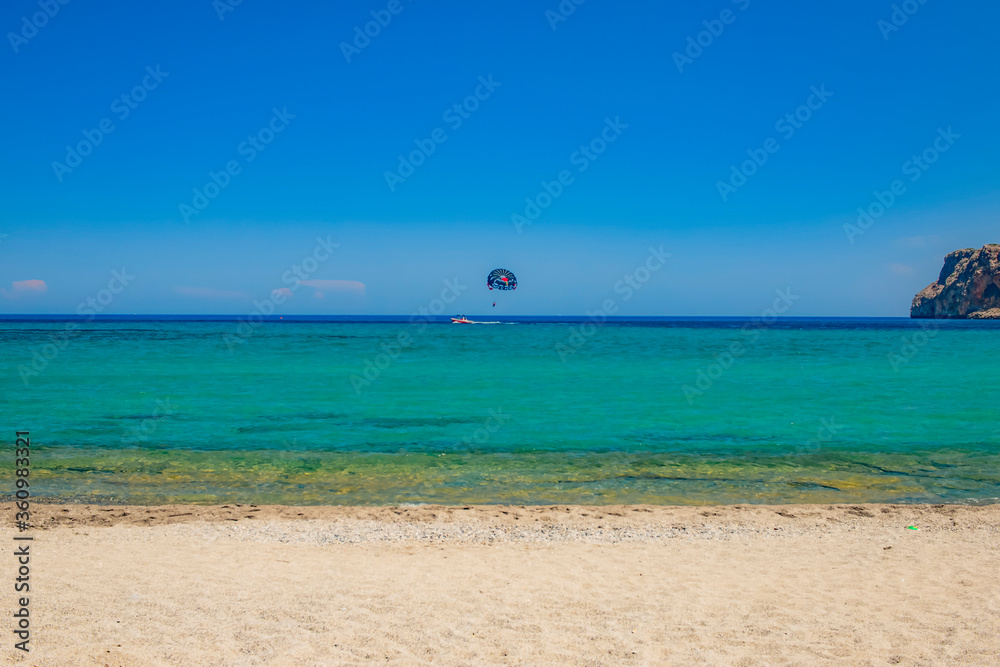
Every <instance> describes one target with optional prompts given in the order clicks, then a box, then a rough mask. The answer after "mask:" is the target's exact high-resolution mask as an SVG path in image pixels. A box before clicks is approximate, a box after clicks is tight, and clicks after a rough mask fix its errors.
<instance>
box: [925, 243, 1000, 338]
mask: <svg viewBox="0 0 1000 667" xmlns="http://www.w3.org/2000/svg"><path fill="white" fill-rule="evenodd" d="M910 317H921V318H937V319H945V318H951V319H964V318H971V319H994V318H996V319H1000V244H995V243H994V244H990V245H985V246H983V247H982V248H980V249H978V250H976V249H975V248H966V249H965V250H956V251H955V252H953V253H949V254H948V255H947V256H945V258H944V267H943V268H942V269H941V275H940V276H939V277H938V279H937V282H936V283H932V284H930V285H928V286H927V287H925V288H924V290H923V291H922V292H920V293H919V294H917V295H916V296H915V297H913V305H912V306H910Z"/></svg>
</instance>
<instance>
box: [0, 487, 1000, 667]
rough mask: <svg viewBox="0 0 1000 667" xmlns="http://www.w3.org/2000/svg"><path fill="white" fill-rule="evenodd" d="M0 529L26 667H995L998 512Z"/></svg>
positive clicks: (364, 514) (685, 511) (262, 512)
mask: <svg viewBox="0 0 1000 667" xmlns="http://www.w3.org/2000/svg"><path fill="white" fill-rule="evenodd" d="M3 509H4V521H3V524H2V525H3V526H4V528H2V529H0V533H2V535H0V552H2V553H0V559H2V562H4V563H6V565H5V566H4V568H3V571H4V572H7V573H8V574H7V575H5V576H7V577H8V578H9V579H8V581H9V582H11V583H9V584H4V585H2V586H0V590H2V591H3V594H2V595H0V599H2V608H3V617H4V619H5V620H4V622H3V623H2V624H0V628H2V631H3V632H2V634H3V636H5V637H6V638H7V639H5V640H4V641H5V643H6V644H5V646H4V647H3V651H4V653H6V654H7V655H14V658H15V664H24V665H60V666H61V665H113V666H121V665H128V666H131V665H289V666H290V665H296V666H298V665H337V664H375V663H377V664H390V665H392V664H397V665H414V664H417V665H420V664H426V665H442V664H443V665H467V664H522V665H534V664H556V665H580V664H592V665H603V664H634V665H661V664H726V665H775V664H779V665H780V664H831V665H832V664H856V665H869V664H870V665H885V664H904V665H931V664H975V665H992V664H998V663H1000V506H986V507H966V506H951V505H948V506H941V505H938V506H926V505H923V506H910V505H907V506H900V505H852V506H842V505H781V506H748V505H742V506H726V507H660V506H603V507H584V506H546V507H531V506H528V507H475V506H469V507H467V508H463V507H433V506H426V507H401V508H400V507H397V508H390V507H380V508H376V507H371V508H367V507H267V506H260V507H257V506H253V505H228V506H216V507H203V506H190V505H183V506H162V507H119V506H114V507H108V506H97V505H92V506H86V505H41V504H35V505H34V506H33V508H32V511H33V516H32V520H33V523H34V524H35V526H36V527H35V528H34V529H33V530H32V531H30V532H29V533H27V534H30V535H32V536H34V540H33V541H32V542H31V549H32V557H31V593H30V596H31V603H30V609H31V614H32V615H31V619H32V641H31V646H32V651H31V653H29V654H27V655H21V654H20V652H16V651H14V650H13V642H14V640H13V639H12V637H13V635H11V633H10V629H11V617H10V611H9V610H12V609H13V608H14V604H15V600H14V593H13V586H12V583H13V579H14V577H15V576H16V574H15V568H14V565H13V562H14V557H13V554H12V551H13V546H12V545H13V544H14V542H13V540H12V538H13V537H14V536H15V534H16V533H15V531H14V530H12V529H11V528H8V527H9V526H11V525H12V524H13V518H14V517H13V507H12V505H11V504H10V503H5V504H4V505H3ZM908 526H915V527H916V528H919V530H910V529H908V528H907V527H908Z"/></svg>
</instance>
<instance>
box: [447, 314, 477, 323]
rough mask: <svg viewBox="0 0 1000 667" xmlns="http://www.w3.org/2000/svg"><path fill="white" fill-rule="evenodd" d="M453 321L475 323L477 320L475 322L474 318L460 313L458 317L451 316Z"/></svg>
mask: <svg viewBox="0 0 1000 667" xmlns="http://www.w3.org/2000/svg"><path fill="white" fill-rule="evenodd" d="M451 323H452V324H475V322H473V321H472V320H470V319H469V318H468V317H466V316H465V315H459V316H458V317H453V318H451Z"/></svg>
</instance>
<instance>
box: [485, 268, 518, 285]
mask: <svg viewBox="0 0 1000 667" xmlns="http://www.w3.org/2000/svg"><path fill="white" fill-rule="evenodd" d="M486 286H487V287H489V288H490V289H498V290H515V289H517V278H515V277H514V274H513V273H511V272H510V271H508V270H507V269H494V270H493V271H490V275H488V276H486Z"/></svg>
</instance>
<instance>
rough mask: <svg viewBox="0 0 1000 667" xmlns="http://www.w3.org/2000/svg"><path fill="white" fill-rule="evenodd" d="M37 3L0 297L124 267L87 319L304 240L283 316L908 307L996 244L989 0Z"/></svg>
mask: <svg viewBox="0 0 1000 667" xmlns="http://www.w3.org/2000/svg"><path fill="white" fill-rule="evenodd" d="M52 1H53V2H55V4H51V3H49V2H47V1H46V0H42V2H41V5H40V4H39V2H38V0H35V1H34V2H30V1H27V0H14V1H12V2H8V3H6V4H5V5H4V8H3V10H0V28H2V30H3V32H4V34H5V36H6V37H5V40H4V42H5V43H4V44H3V45H0V61H2V62H0V77H2V84H3V88H4V90H6V91H7V92H8V98H7V99H8V103H7V104H5V105H3V106H2V108H0V119H2V121H3V127H4V129H5V132H4V154H5V159H4V160H3V161H2V162H0V179H2V182H3V184H4V187H3V188H2V189H0V235H2V236H0V289H2V291H0V312H4V313H64V312H75V311H76V310H77V308H78V306H79V304H80V303H83V302H85V301H86V299H87V298H88V297H93V296H94V295H95V294H98V293H100V290H102V289H104V288H106V286H107V285H108V283H109V281H110V280H111V279H112V277H113V274H112V272H113V271H121V270H122V269H123V268H124V269H125V270H126V274H127V275H131V276H134V278H131V279H129V280H128V285H127V286H126V287H125V288H124V289H122V290H121V291H120V293H118V294H116V295H115V296H114V299H113V300H112V301H111V302H110V303H108V304H107V305H105V306H103V308H104V311H103V312H106V313H234V314H238V313H246V312H249V311H250V310H251V308H252V306H253V303H254V301H260V300H262V299H267V298H269V297H270V295H271V294H272V291H273V290H275V289H279V288H282V287H285V286H286V285H285V283H284V282H283V279H282V277H283V276H284V275H285V273H286V272H287V271H289V270H290V268H291V267H293V266H296V265H297V264H298V263H299V262H301V261H302V260H303V259H304V258H306V257H308V256H310V255H312V254H313V252H314V250H315V248H316V247H317V240H316V239H317V238H322V239H327V238H329V239H332V241H333V242H335V243H337V244H339V245H338V247H337V249H336V251H335V252H334V253H333V254H332V255H331V256H330V258H329V259H328V260H326V261H323V262H320V263H319V264H318V265H317V267H316V269H315V271H313V272H311V273H309V275H308V277H307V278H308V280H309V281H310V282H311V283H312V284H307V285H305V287H306V288H307V289H297V290H296V291H294V293H293V294H292V295H291V297H290V298H288V299H286V300H285V301H284V303H282V304H280V305H279V306H278V312H285V313H309V314H319V313H358V314H364V313H371V314H377V313H404V314H405V313H412V312H414V311H416V310H417V309H418V308H421V307H426V306H427V305H428V304H429V303H431V302H432V301H433V299H435V298H437V297H438V296H439V295H440V293H441V292H442V290H443V289H446V283H445V281H452V283H451V284H454V281H456V280H457V281H458V284H459V285H463V286H467V287H466V288H463V289H462V290H461V294H460V296H459V297H458V299H457V301H456V302H455V303H454V304H450V305H449V307H452V306H453V310H454V312H469V313H476V312H485V311H487V310H492V309H491V307H490V306H491V304H492V301H493V296H494V295H493V293H489V292H488V291H487V290H486V289H485V276H486V274H487V273H488V272H489V271H490V270H491V269H493V268H496V267H506V268H509V269H511V270H512V271H514V272H515V273H516V274H517V275H518V279H519V288H518V290H517V291H516V292H515V293H513V294H510V295H504V296H505V297H506V298H504V299H502V300H501V302H500V303H498V306H497V311H502V314H508V315H513V314H564V315H569V314H582V313H583V312H585V311H586V310H588V309H592V308H595V307H597V306H599V305H600V304H601V302H602V301H603V300H605V299H607V298H615V299H617V301H618V305H619V306H620V309H621V310H620V314H623V315H756V314H759V313H760V312H761V310H762V309H764V308H766V307H768V306H769V305H770V304H771V302H772V301H773V299H774V291H775V290H776V289H788V288H790V289H791V290H792V291H793V293H795V294H797V295H799V296H800V299H799V300H798V301H797V302H796V303H795V306H794V308H793V309H792V311H790V312H789V314H790V315H831V316H835V315H864V316H867V315H871V316H878V315H886V316H904V315H906V314H908V309H909V302H910V299H911V298H912V297H913V295H914V294H915V293H916V292H917V291H919V290H920V289H922V288H923V287H924V286H926V285H927V284H928V283H930V282H932V281H933V280H934V279H935V278H936V276H937V273H938V271H939V269H940V265H941V259H942V257H943V255H944V254H946V253H947V252H950V251H951V250H954V249H956V248H962V247H969V246H981V245H983V244H984V243H988V242H1000V228H998V221H1000V216H998V213H1000V192H998V188H997V183H998V175H1000V174H998V163H997V157H996V156H997V155H1000V132H998V130H997V127H996V115H997V102H998V96H1000V93H998V90H1000V86H998V84H1000V58H998V55H1000V54H998V50H1000V46H998V45H997V41H996V39H995V35H994V34H993V27H994V26H995V25H997V22H998V20H1000V6H998V5H997V3H995V2H986V1H973V2H965V3H945V2H943V1H942V0H926V2H925V3H924V4H920V3H919V1H918V0H913V2H912V3H911V4H909V5H907V8H909V9H911V10H915V11H913V13H912V14H911V15H905V18H906V20H905V22H903V20H902V17H903V16H904V14H899V13H897V15H896V16H895V19H896V24H898V25H896V24H893V23H891V21H892V20H893V13H894V10H893V3H891V2H885V3H882V2H870V1H869V2H861V1H860V0H847V1H844V2H839V3H795V2H790V1H785V2H770V3H765V2H762V1H761V0H739V1H738V2H732V1H730V0H715V1H699V2H690V3H682V4H680V3H678V6H674V4H673V3H654V2H625V3H610V2H602V1H601V0H586V1H585V2H583V3H582V4H580V5H578V6H577V5H575V4H573V3H572V2H571V0H567V2H563V3H562V5H561V6H562V7H563V8H564V9H565V8H569V7H573V8H574V10H573V11H572V13H571V14H570V13H568V12H566V13H567V14H568V15H567V16H562V15H558V16H559V18H560V19H562V18H564V19H565V20H555V19H553V17H554V16H557V14H555V13H553V12H558V11H559V7H560V3H559V2H558V1H557V0H548V1H541V0H540V1H534V0H532V1H525V2H517V3H503V2H481V3H468V2H447V1H446V2H433V3H432V2H424V1H422V0H399V1H398V4H396V3H390V2H388V1H386V2H382V1H381V0H376V1H364V2H359V1H354V0H350V1H345V2H339V3H326V2H293V3H289V4H285V5H279V4H276V3H264V2H260V1H259V0H243V2H241V3H240V4H238V5H235V6H232V7H229V8H230V9H231V10H232V11H223V10H221V9H220V7H224V6H226V5H223V4H222V3H223V2H225V0H219V2H216V3H213V2H212V1H211V0H171V1H169V2H168V1H167V0H150V1H149V2H144V3H134V2H106V3H99V4H95V3H85V2H82V1H81V0H69V2H68V3H67V4H65V5H59V4H58V2H56V0H52ZM40 6H41V7H42V8H40ZM45 6H47V7H49V12H50V13H53V14H54V15H53V16H51V17H44V20H42V19H41V18H38V17H37V16H36V23H39V24H43V25H41V27H38V28H37V29H33V27H26V24H25V23H24V21H25V20H27V21H28V22H29V24H30V22H31V21H32V16H33V15H37V13H38V12H41V11H43V9H44V7H45ZM56 6H57V7H58V11H55V10H54V9H53V8H54V7H56ZM897 6H899V5H898V4H897ZM391 10H395V11H396V13H394V14H393V13H392V11H391ZM372 12H375V18H373V16H372ZM547 12H548V14H547ZM724 12H725V13H724ZM220 13H221V17H222V18H221V19H220ZM38 16H41V15H38ZM386 17H390V18H391V20H389V21H388V22H387V24H386V25H384V26H378V34H377V35H376V36H374V37H371V38H369V40H368V42H367V43H366V42H364V41H359V42H357V44H358V45H360V47H359V46H358V45H352V46H353V48H349V49H347V50H348V51H349V53H348V54H347V56H346V57H345V54H344V51H345V48H344V47H343V46H342V44H343V43H347V44H351V43H352V41H353V40H354V39H355V35H356V30H355V29H356V28H358V29H360V30H362V31H363V30H364V28H365V24H366V23H367V22H370V21H373V20H376V19H377V18H381V19H382V20H383V22H386ZM880 21H882V22H883V23H882V24H881V26H880ZM886 26H891V28H887V27H886ZM896 28H898V29H896ZM369 30H370V31H371V32H372V33H374V32H375V27H374V25H373V26H369ZM712 31H714V32H716V33H718V34H715V35H713V34H711V32H712ZM699 33H703V34H701V35H700V36H699ZM689 38H691V40H693V41H692V42H689ZM699 39H700V40H701V43H702V45H703V46H700V47H699V46H697V45H696V46H691V44H692V43H694V44H697V41H698V40H699ZM675 53H681V54H686V57H687V60H683V59H681V63H680V64H681V67H680V68H679V67H678V64H677V63H678V57H677V56H675V55H674V54H675ZM348 57H349V59H350V62H348ZM679 69H680V70H682V71H679ZM154 73H155V75H154ZM483 81H486V82H487V83H488V85H484V84H483V83H482V82H483ZM137 86H139V89H138V90H135V89H136V87H137ZM143 86H145V87H143ZM814 89H815V90H821V91H827V92H825V93H824V95H823V99H821V98H818V97H816V96H815V94H814V92H813V90H814ZM477 93H478V99H477V97H476V96H477ZM123 95H126V96H127V97H126V98H123V97H122V96H123ZM139 98H142V99H141V101H137V100H138V99H139ZM456 104H457V105H460V106H459V111H455V109H454V107H455V105H456ZM809 104H811V105H812V107H813V108H812V109H810V108H809V107H808V105H809ZM461 105H465V106H464V107H463V106H461ZM803 105H806V106H803ZM449 110H451V111H449ZM126 111H127V115H125V113H126ZM795 113H798V114H799V118H800V120H798V121H795V120H794V115H793V120H792V122H790V121H788V120H786V121H784V124H781V121H782V119H784V118H785V116H786V114H795ZM803 118H806V119H805V120H802V119H803ZM102 123H103V127H104V128H108V127H112V128H113V129H112V131H111V132H110V133H105V132H101V134H102V135H103V136H102V137H101V140H100V143H98V144H97V145H95V146H93V147H92V150H91V151H89V154H88V155H86V156H81V157H80V158H79V162H78V163H76V158H74V157H73V156H72V155H69V156H68V155H67V146H70V147H77V146H78V145H79V144H80V142H81V141H82V142H84V144H85V145H84V146H83V147H82V151H83V152H88V146H87V145H86V144H87V142H88V141H90V142H91V143H93V141H92V140H93V139H95V138H96V137H97V136H98V135H97V133H96V132H98V131H101V128H102ZM789 127H791V128H792V129H791V130H789V129H788V128H789ZM606 128H613V129H606ZM949 128H950V130H949ZM262 131H263V132H262ZM939 131H940V132H941V133H939ZM602 132H604V138H603V139H602ZM85 133H87V134H85ZM88 136H89V137H90V139H88V138H87V137H88ZM942 136H950V137H951V139H949V140H948V141H944V140H942V141H938V148H942V147H946V148H947V150H945V151H943V152H938V151H937V149H935V148H934V146H935V141H937V140H938V138H939V137H942ZM434 137H437V139H438V141H435V140H434ZM608 138H613V141H605V139H608ZM769 139H770V140H772V143H770V144H767V142H768V140H769ZM255 143H256V145H257V146H258V148H259V149H258V148H254V144H255ZM766 145H770V147H771V149H772V152H768V151H766V150H765V149H764V147H765V146H766ZM418 146H423V147H424V148H425V152H426V153H429V154H427V155H420V154H418V155H416V160H417V161H420V162H422V163H421V164H420V165H419V166H417V167H415V168H414V169H413V171H412V174H411V173H410V172H409V171H408V170H407V168H406V167H405V166H404V167H403V169H402V171H400V170H399V157H398V156H400V155H403V156H405V157H407V158H408V156H410V154H411V153H412V152H413V151H415V150H420V149H419V148H418ZM430 146H433V152H430V150H429V148H428V147H430ZM588 146H590V148H589V149H588V148H587V147H588ZM775 147H776V148H775ZM599 149H600V150H602V151H603V152H599V153H598V152H597V151H598V150H599ZM585 150H586V151H587V152H585ZM925 150H927V151H931V152H930V153H928V155H929V156H931V157H934V158H935V161H934V162H933V164H926V165H924V166H923V167H919V168H916V169H914V166H913V163H912V158H913V156H915V155H916V156H920V155H921V154H922V153H924V151H925ZM748 151H749V153H748ZM588 152H589V155H590V157H587V155H588ZM753 155H756V156H757V157H758V160H759V161H763V160H762V158H761V156H762V155H763V156H766V158H767V159H766V161H763V164H760V165H756V164H752V163H751V164H749V165H748V166H746V167H745V171H748V172H751V171H752V172H753V173H752V175H750V176H749V177H746V181H745V183H743V182H742V180H741V179H740V178H739V177H736V178H735V180H730V179H731V177H732V172H731V168H732V165H737V168H739V167H740V166H741V165H742V163H744V162H745V161H747V160H749V159H751V157H752V156H753ZM251 157H252V159H251ZM53 163H59V164H56V165H54V164H53ZM907 163H910V164H909V169H907ZM71 164H76V166H70V165H71ZM227 166H228V167H229V168H230V169H231V172H232V173H226V169H227ZM584 167H585V169H584ZM70 169H71V170H70ZM387 172H395V177H390V178H389V179H388V181H391V183H389V182H387V176H386V174H387ZM212 173H214V174H215V175H216V176H215V178H216V181H217V182H220V183H224V184H225V187H223V188H219V189H218V192H214V190H213V186H211V185H209V192H210V193H212V194H215V195H216V196H214V197H213V198H211V199H208V198H206V199H205V200H204V201H202V200H200V199H198V197H199V196H201V195H198V194H196V193H195V190H196V189H197V190H198V191H199V192H202V193H203V192H204V189H205V186H206V184H210V183H211V182H212V177H211V174H212ZM561 173H562V174H563V177H564V178H565V179H566V183H567V184H566V185H564V186H562V191H561V192H560V193H559V194H558V196H556V197H555V198H554V199H552V200H551V203H549V205H548V206H547V207H545V208H544V209H542V208H540V209H539V211H538V213H539V214H538V215H537V217H536V218H535V219H534V220H532V221H531V224H530V225H521V226H520V229H519V228H518V226H517V225H515V223H514V221H512V216H513V215H522V216H523V215H525V209H526V207H528V206H529V204H528V203H526V201H525V200H526V198H527V199H529V200H537V196H538V195H539V193H544V192H545V190H544V188H543V182H545V183H548V184H549V188H550V190H552V191H558V188H557V187H556V186H555V185H552V184H553V183H558V180H559V176H560V174H561ZM400 174H403V176H400ZM912 174H919V178H917V179H916V180H911V179H912V178H913V176H912ZM570 179H571V180H570ZM897 180H898V181H900V183H899V185H900V186H902V187H903V188H905V189H904V190H902V192H903V194H901V195H899V196H895V200H894V201H893V202H892V203H891V204H890V205H888V206H887V207H886V210H885V212H884V214H883V215H882V216H881V217H877V218H875V219H873V220H872V222H871V224H869V225H868V226H867V228H866V229H863V230H862V232H863V233H861V234H857V233H853V234H852V233H851V232H850V231H849V230H850V228H848V231H845V228H844V226H845V225H851V224H855V223H856V219H857V218H858V208H859V207H863V208H869V207H871V206H872V205H873V204H874V203H876V202H877V198H876V192H886V191H890V190H891V185H892V183H893V182H894V181H897ZM720 181H721V182H724V183H725V182H728V184H729V186H730V187H733V188H734V189H733V190H729V189H728V188H726V187H723V188H722V190H723V192H722V193H720V185H719V183H720ZM734 182H735V183H737V184H738V187H736V186H733V183H734ZM723 195H725V197H724V196H723ZM887 196H888V195H884V196H883V202H888V199H887V198H886V197H887ZM541 202H543V203H548V202H546V199H545V196H543V197H542V198H541ZM196 203H198V204H207V205H206V206H204V208H203V210H197V209H195V204H196ZM185 206H188V207H190V208H189V209H185ZM872 210H874V211H877V210H878V206H876V207H875V208H874V209H872ZM185 211H186V213H187V214H185ZM529 212H531V211H530V210H529ZM856 231H857V230H855V232H856ZM660 246H662V247H663V248H664V250H665V251H666V252H668V253H671V257H670V259H669V260H668V261H667V262H666V263H665V264H664V266H663V268H662V269H660V270H659V271H656V272H654V273H653V274H652V275H651V277H650V278H649V280H648V281H647V282H646V283H643V286H642V289H641V290H639V291H636V292H635V293H634V294H633V295H632V297H630V298H629V299H627V300H626V299H624V297H623V296H622V295H621V294H620V293H616V291H615V286H616V284H617V282H618V281H619V280H622V278H623V276H626V275H631V274H633V272H634V271H635V270H636V269H637V268H638V267H640V266H642V265H643V264H644V263H645V262H646V260H647V257H648V256H649V252H650V251H649V248H650V247H654V248H659V247H660ZM498 314H499V313H498Z"/></svg>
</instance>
